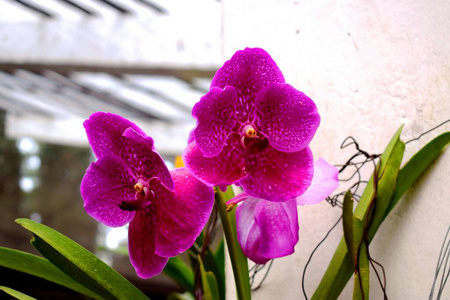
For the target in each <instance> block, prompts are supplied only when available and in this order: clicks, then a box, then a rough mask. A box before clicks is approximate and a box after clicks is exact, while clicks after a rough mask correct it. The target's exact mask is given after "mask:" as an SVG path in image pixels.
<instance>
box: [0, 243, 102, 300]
mask: <svg viewBox="0 0 450 300" xmlns="http://www.w3.org/2000/svg"><path fill="white" fill-rule="evenodd" d="M0 266H2V267H5V268H8V269H11V270H15V271H19V272H22V273H26V274H29V275H33V276H36V277H40V278H42V279H45V280H48V281H51V282H53V283H56V284H59V285H61V286H64V287H66V288H69V289H71V290H73V291H75V292H78V293H80V294H83V295H86V296H89V297H91V298H98V296H97V295H96V294H94V293H93V292H91V291H90V290H89V289H87V288H85V287H84V286H82V285H81V284H79V283H78V282H76V281H74V280H73V279H72V278H70V277H69V276H67V275H66V274H65V273H63V272H61V270H59V269H58V268H56V267H55V266H54V265H53V264H51V263H50V262H49V261H48V260H46V259H44V258H42V257H39V256H36V255H32V254H29V253H26V252H22V251H18V250H14V249H9V248H4V247H0Z"/></svg>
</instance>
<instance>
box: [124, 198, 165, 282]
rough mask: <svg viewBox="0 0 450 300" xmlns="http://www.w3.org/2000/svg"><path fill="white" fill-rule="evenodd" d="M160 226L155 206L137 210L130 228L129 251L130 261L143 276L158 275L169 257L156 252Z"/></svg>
mask: <svg viewBox="0 0 450 300" xmlns="http://www.w3.org/2000/svg"><path fill="white" fill-rule="evenodd" d="M157 226H158V223H157V214H156V211H155V206H153V205H150V206H147V207H146V208H144V209H142V210H140V211H138V212H136V216H135V217H134V219H133V221H132V222H131V223H130V227H129V229H128V251H129V254H130V261H131V264H132V265H133V267H134V268H135V270H136V273H137V274H138V276H139V277H141V278H150V277H152V276H155V275H158V274H159V273H161V271H162V270H163V269H164V266H165V265H166V264H167V261H168V258H167V257H162V256H159V255H158V254H156V253H155V248H156V247H155V242H156V234H157V231H156V230H155V229H156V228H157Z"/></svg>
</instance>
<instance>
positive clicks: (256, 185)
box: [239, 146, 314, 202]
mask: <svg viewBox="0 0 450 300" xmlns="http://www.w3.org/2000/svg"><path fill="white" fill-rule="evenodd" d="M245 170H246V172H247V174H248V176H247V177H244V178H242V179H240V180H239V184H240V185H241V186H242V187H243V188H244V191H245V192H247V193H248V194H249V195H251V196H253V197H258V198H263V199H266V200H268V201H274V202H283V201H287V200H289V199H293V198H295V197H297V196H299V195H301V194H303V193H304V192H305V191H306V189H307V188H308V187H309V186H310V184H311V180H312V177H313V172H314V169H313V156H312V153H311V150H310V149H309V147H306V148H304V149H302V150H300V151H297V152H292V153H286V152H279V151H277V150H275V149H274V148H273V147H271V146H268V147H266V148H265V149H264V150H263V151H262V152H257V153H254V154H249V155H248V156H247V161H246V167H245Z"/></svg>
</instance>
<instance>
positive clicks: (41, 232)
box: [16, 219, 148, 300]
mask: <svg viewBox="0 0 450 300" xmlns="http://www.w3.org/2000/svg"><path fill="white" fill-rule="evenodd" d="M16 222H17V223H18V224H20V225H22V226H23V227H24V228H25V229H27V230H29V231H31V232H32V233H33V234H34V237H33V239H32V240H31V244H32V245H33V246H34V247H35V248H36V249H37V250H38V251H39V252H40V253H41V254H42V255H43V256H44V257H46V258H47V259H48V260H49V261H50V262H51V263H52V264H54V265H55V266H56V267H57V268H59V269H60V270H61V271H63V272H64V273H65V274H67V275H68V276H70V277H71V278H72V279H73V280H75V281H77V282H78V283H80V284H82V285H83V286H84V287H86V288H88V289H89V290H91V291H92V292H94V293H95V294H96V295H98V296H100V297H101V298H105V299H134V300H137V299H148V298H147V297H146V296H145V295H144V294H143V293H142V292H141V291H139V290H138V289H137V288H136V287H135V286H134V285H132V284H131V283H130V282H129V281H128V280H126V279H125V278H124V277H123V276H122V275H120V274H119V273H117V272H116V271H115V270H114V269H112V268H110V267H109V266H108V265H106V264H105V263H104V262H102V261H101V260H100V259H98V258H97V257H96V256H95V255H94V254H92V253H91V252H89V251H88V250H86V249H85V248H83V247H82V246H80V245H79V244H77V243H75V242H74V241H72V240H71V239H69V238H68V237H66V236H64V235H62V234H61V233H59V232H57V231H55V230H53V229H51V228H49V227H47V226H45V225H42V224H39V223H36V222H34V221H32V220H29V219H18V220H16Z"/></svg>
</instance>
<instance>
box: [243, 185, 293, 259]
mask: <svg viewBox="0 0 450 300" xmlns="http://www.w3.org/2000/svg"><path fill="white" fill-rule="evenodd" d="M243 194H244V195H245V196H246V197H245V196H244V197H245V198H246V199H245V200H244V201H243V203H241V204H240V205H239V206H238V208H237V210H236V224H237V236H238V240H239V244H240V245H241V248H242V251H243V252H244V254H245V255H246V256H247V257H248V258H250V259H251V260H252V261H254V262H255V263H258V264H265V263H266V262H268V261H269V260H270V259H272V258H277V257H283V256H286V255H290V254H292V253H293V252H294V247H295V245H296V244H297V242H298V239H299V237H298V229H299V227H298V215H297V206H296V201H295V199H293V200H289V201H286V202H281V203H276V202H270V201H266V200H264V199H260V198H255V197H251V196H248V195H246V194H245V193H243Z"/></svg>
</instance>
